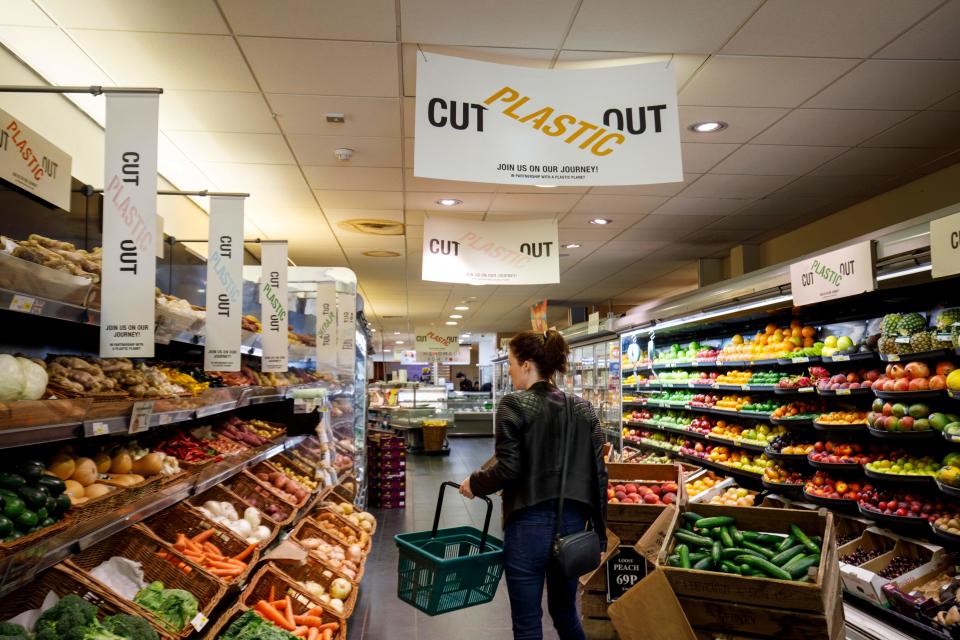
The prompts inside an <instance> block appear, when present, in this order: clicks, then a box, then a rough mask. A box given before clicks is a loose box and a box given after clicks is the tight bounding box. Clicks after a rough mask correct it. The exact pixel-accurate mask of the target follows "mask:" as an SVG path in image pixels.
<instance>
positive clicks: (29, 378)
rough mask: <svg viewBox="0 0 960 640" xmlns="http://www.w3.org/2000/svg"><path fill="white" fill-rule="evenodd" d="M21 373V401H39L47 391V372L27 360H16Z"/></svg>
mask: <svg viewBox="0 0 960 640" xmlns="http://www.w3.org/2000/svg"><path fill="white" fill-rule="evenodd" d="M17 364H19V365H20V371H22V372H23V392H22V393H21V396H20V399H21V400H39V399H40V398H42V397H43V394H44V393H46V391H47V370H46V369H44V368H43V367H41V366H40V365H38V364H37V363H36V362H34V361H33V360H30V359H29V358H17Z"/></svg>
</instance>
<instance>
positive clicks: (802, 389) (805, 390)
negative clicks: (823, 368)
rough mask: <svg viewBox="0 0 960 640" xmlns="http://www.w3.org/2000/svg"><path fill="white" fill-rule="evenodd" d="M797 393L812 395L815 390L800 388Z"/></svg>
mask: <svg viewBox="0 0 960 640" xmlns="http://www.w3.org/2000/svg"><path fill="white" fill-rule="evenodd" d="M797 391H799V392H800V393H813V392H814V391H816V389H815V388H814V387H800V388H799V389H797Z"/></svg>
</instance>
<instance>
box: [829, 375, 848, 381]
mask: <svg viewBox="0 0 960 640" xmlns="http://www.w3.org/2000/svg"><path fill="white" fill-rule="evenodd" d="M846 381H847V376H845V375H843V374H842V373H838V374H837V375H835V376H833V377H832V378H830V382H832V383H834V384H839V383H841V382H846Z"/></svg>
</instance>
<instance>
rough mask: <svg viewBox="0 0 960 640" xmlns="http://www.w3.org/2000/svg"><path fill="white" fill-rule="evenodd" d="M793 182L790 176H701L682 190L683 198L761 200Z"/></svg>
mask: <svg viewBox="0 0 960 640" xmlns="http://www.w3.org/2000/svg"><path fill="white" fill-rule="evenodd" d="M791 180H793V178H792V177H790V176H739V175H713V174H708V175H705V176H701V177H700V179H699V180H697V181H696V182H694V183H693V184H692V185H690V186H689V187H687V188H686V189H684V191H683V195H684V196H691V197H695V198H762V197H763V196H765V195H767V194H768V193H770V192H771V191H774V190H776V189H779V188H780V187H782V186H783V185H785V184H787V183H788V182H790V181H791Z"/></svg>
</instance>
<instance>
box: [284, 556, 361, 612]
mask: <svg viewBox="0 0 960 640" xmlns="http://www.w3.org/2000/svg"><path fill="white" fill-rule="evenodd" d="M270 564H271V565H273V566H274V567H275V568H276V569H277V570H279V571H280V572H281V573H283V574H284V575H286V576H287V577H288V578H289V579H290V580H291V581H292V582H294V583H295V584H297V585H298V586H299V587H300V588H301V590H302V591H303V592H304V593H306V594H307V595H309V596H310V597H312V598H313V599H314V600H315V601H317V602H318V603H320V604H321V605H323V606H324V607H326V608H328V609H330V611H331V613H334V614H336V615H339V616H342V617H344V618H349V617H350V616H351V615H353V610H354V608H355V607H356V606H357V597H358V595H359V593H360V589H359V588H358V587H354V586H353V583H352V582H350V580H349V579H347V578H346V577H345V576H343V575H341V574H340V573H337V572H334V571H333V570H332V569H330V568H329V567H327V566H326V565H325V564H323V562H321V561H320V560H317V559H316V558H315V557H313V556H312V555H308V556H307V557H306V558H304V559H303V561H300V560H290V559H282V558H276V559H273V560H270ZM337 580H341V581H342V582H337V583H336V585H334V582H335V581H337ZM331 587H333V589H332V593H333V594H334V595H331ZM344 593H346V594H347V595H346V597H336V596H343V594H344ZM324 596H326V597H324ZM335 599H336V600H340V604H338V603H336V602H334V603H331V600H335ZM338 607H339V608H340V610H339V611H338Z"/></svg>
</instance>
